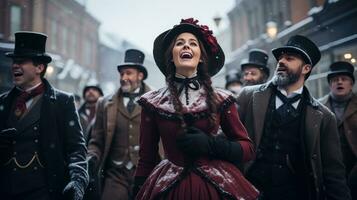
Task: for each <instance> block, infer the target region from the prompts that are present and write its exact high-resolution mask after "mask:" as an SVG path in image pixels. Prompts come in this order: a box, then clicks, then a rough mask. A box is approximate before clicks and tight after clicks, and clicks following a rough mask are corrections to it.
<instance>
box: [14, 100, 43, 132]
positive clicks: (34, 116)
mask: <svg viewBox="0 0 357 200" xmlns="http://www.w3.org/2000/svg"><path fill="white" fill-rule="evenodd" d="M41 104H42V97H40V98H39V99H38V100H37V101H36V102H35V105H34V106H33V107H32V108H31V109H30V110H29V112H28V113H27V114H26V115H25V116H24V117H23V118H22V119H21V120H20V121H19V122H18V123H17V126H16V128H17V130H18V131H19V132H22V131H23V130H25V129H26V128H27V127H29V126H31V125H32V124H34V123H36V122H38V120H39V119H40V111H41Z"/></svg>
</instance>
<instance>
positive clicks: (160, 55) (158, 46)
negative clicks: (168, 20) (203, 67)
mask: <svg viewBox="0 0 357 200" xmlns="http://www.w3.org/2000/svg"><path fill="white" fill-rule="evenodd" d="M186 32H188V33H192V34H193V35H195V36H196V37H197V38H198V39H199V40H200V41H201V42H202V43H203V46H204V48H205V50H206V52H207V54H208V58H209V60H208V69H207V70H208V74H209V75H210V76H214V75H215V74H217V73H218V72H219V71H220V70H221V69H222V67H223V65H224V61H225V56H224V52H223V50H222V48H221V47H220V46H219V44H217V47H218V48H217V52H216V53H215V55H212V53H211V50H210V47H209V45H208V44H207V43H206V42H205V39H204V37H203V34H202V32H201V30H200V29H199V28H198V27H197V26H195V25H192V24H186V23H182V24H179V25H177V26H175V27H174V28H172V29H169V30H167V31H165V32H163V33H161V34H160V35H159V36H157V38H156V39H155V41H154V49H153V54H154V60H155V63H156V65H157V66H158V67H159V69H160V71H161V72H162V73H163V74H164V75H165V76H167V72H166V63H165V60H166V57H165V51H166V50H167V48H168V47H169V46H170V44H171V42H172V40H174V39H175V37H176V36H178V35H179V34H181V33H186Z"/></svg>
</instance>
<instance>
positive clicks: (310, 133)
mask: <svg viewBox="0 0 357 200" xmlns="http://www.w3.org/2000/svg"><path fill="white" fill-rule="evenodd" d="M322 118H323V113H322V112H321V111H319V110H318V109H315V108H314V107H312V106H310V105H307V106H306V116H305V131H304V133H305V135H304V138H305V145H306V152H307V155H308V156H309V157H311V156H312V152H313V150H314V148H315V144H316V139H317V136H318V135H319V132H320V128H321V122H322Z"/></svg>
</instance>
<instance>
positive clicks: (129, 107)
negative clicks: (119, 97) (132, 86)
mask: <svg viewBox="0 0 357 200" xmlns="http://www.w3.org/2000/svg"><path fill="white" fill-rule="evenodd" d="M140 95H141V93H128V92H123V97H128V98H129V102H128V104H127V105H126V109H127V110H128V112H129V113H132V112H133V111H134V108H135V98H136V97H138V96H140Z"/></svg>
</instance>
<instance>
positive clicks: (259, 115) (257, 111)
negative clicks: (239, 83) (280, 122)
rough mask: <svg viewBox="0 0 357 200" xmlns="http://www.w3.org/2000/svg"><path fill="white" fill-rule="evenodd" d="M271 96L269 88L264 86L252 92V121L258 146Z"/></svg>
mask: <svg viewBox="0 0 357 200" xmlns="http://www.w3.org/2000/svg"><path fill="white" fill-rule="evenodd" d="M270 96H271V88H270V87H268V86H266V87H264V88H262V89H260V90H258V91H256V92H254V93H253V105H252V106H253V121H254V132H255V138H254V140H255V144H256V146H257V147H258V146H259V144H260V140H261V138H262V135H263V128H264V121H265V115H266V112H267V109H268V104H269V100H270Z"/></svg>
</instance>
